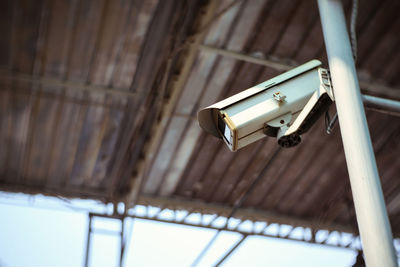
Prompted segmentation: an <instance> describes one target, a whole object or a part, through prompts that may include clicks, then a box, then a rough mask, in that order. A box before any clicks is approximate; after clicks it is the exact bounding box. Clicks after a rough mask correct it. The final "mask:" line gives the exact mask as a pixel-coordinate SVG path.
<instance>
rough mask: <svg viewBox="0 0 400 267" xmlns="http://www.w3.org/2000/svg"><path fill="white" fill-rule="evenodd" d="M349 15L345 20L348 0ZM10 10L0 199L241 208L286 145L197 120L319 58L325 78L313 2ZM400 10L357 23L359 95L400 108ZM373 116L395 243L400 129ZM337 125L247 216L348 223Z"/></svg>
mask: <svg viewBox="0 0 400 267" xmlns="http://www.w3.org/2000/svg"><path fill="white" fill-rule="evenodd" d="M343 3H344V7H345V11H346V15H347V16H349V15H350V8H351V1H349V0H346V1H343ZM0 5H1V8H0V12H1V14H2V16H1V18H2V19H1V20H0V27H1V29H4V35H3V36H4V38H1V39H0V47H1V48H2V49H0V67H1V69H0V86H1V88H0V103H1V104H0V127H1V129H0V145H1V147H2V150H1V152H0V188H1V189H2V190H11V191H24V192H29V193H45V194H56V195H62V196H66V197H90V198H96V199H101V200H103V201H120V200H126V199H127V196H129V195H131V194H133V193H132V192H133V190H137V191H140V194H141V195H142V196H152V197H160V198H169V199H185V200H188V201H193V203H194V202H196V203H197V202H201V203H205V204H206V205H208V204H209V205H214V204H218V205H223V206H226V207H231V206H232V205H233V204H234V203H235V202H236V201H237V200H238V199H239V198H240V197H241V196H242V195H243V194H244V193H245V192H246V190H247V189H248V188H249V186H250V184H251V182H252V181H254V179H256V177H257V175H258V174H259V172H260V171H261V170H262V169H263V167H264V166H265V164H266V163H267V162H268V160H269V158H271V156H272V154H273V153H274V151H275V148H276V147H277V144H276V140H274V139H265V140H263V141H260V142H257V143H254V144H252V145H250V146H248V147H246V148H244V149H243V150H240V151H238V152H236V153H231V152H230V151H229V149H228V148H227V147H225V145H224V143H223V142H221V141H220V140H219V139H217V138H214V137H212V136H209V135H207V134H205V133H204V132H203V131H202V130H201V129H200V127H199V126H198V123H197V120H196V114H197V111H198V110H199V109H200V108H202V107H205V106H209V105H210V104H213V103H215V102H217V101H220V100H222V99H224V98H226V97H229V96H231V95H234V94H236V93H238V92H240V91H242V90H244V89H246V88H249V87H252V86H254V85H255V84H258V83H260V82H263V81H265V80H268V79H270V78H273V77H274V76H276V75H278V74H280V73H282V70H283V69H289V68H291V67H294V66H297V65H299V64H301V63H304V62H306V61H309V60H311V59H314V58H316V59H319V60H321V61H322V62H323V65H324V66H325V67H327V66H328V64H327V60H326V54H325V48H324V44H323V38H322V31H321V26H320V21H319V15H318V8H317V4H316V2H315V1H292V0H284V1H271V0H254V1H233V0H224V1H210V2H209V3H206V4H205V3H203V2H202V1H191V2H188V3H184V2H182V1H157V0H151V1H134V0H132V1H83V2H82V1H55V2H52V1H50V2H48V1H28V0H27V1H22V0H21V1H2V3H1V4H0ZM399 10H400V5H399V3H398V1H394V0H387V1H378V0H370V1H364V2H362V3H360V5H359V16H358V24H357V36H358V60H357V66H358V71H359V77H360V84H361V87H362V90H363V92H366V93H369V94H373V95H379V96H384V97H388V98H392V99H397V100H398V99H400V87H399V82H400V80H399V77H398V69H399V68H400V66H399V62H400V60H399V56H400V52H399V51H398V49H397V47H398V44H399V38H398V32H400V24H399V21H400V20H399V18H398V16H396V14H398V13H399ZM208 16H210V17H212V20H209V21H205V18H208ZM202 36H204V37H202ZM198 39H200V45H198V44H197V43H196V42H197V41H196V40H198ZM212 49H214V50H212ZM215 49H216V50H215ZM218 49H222V50H224V51H225V52H226V51H227V52H228V53H227V54H225V55H222V54H219V53H218ZM216 51H217V52H216ZM229 52H237V53H240V54H242V55H244V56H248V57H252V58H255V59H261V60H266V61H268V62H270V63H271V62H272V63H275V65H274V64H270V63H268V64H264V65H259V64H255V63H251V62H246V61H243V60H238V59H237V58H234V57H233V56H232V55H230V54H229ZM190 58H192V59H193V64H189V63H188V64H189V66H186V65H185V62H187V60H189V59H190ZM266 65H267V66H266ZM276 66H280V67H279V68H277V67H276ZM177 81H179V82H177ZM181 85H182V86H181ZM166 107H167V108H166ZM331 112H334V108H332V110H331ZM395 115H396V114H395ZM367 118H368V123H369V126H370V132H371V138H372V142H373V146H374V150H375V153H376V158H377V164H378V168H379V172H380V175H381V180H382V185H383V190H384V193H385V198H386V201H387V205H388V211H389V214H390V216H391V221H392V227H393V229H394V232H395V233H399V232H400V215H399V207H400V203H399V201H400V200H399V199H400V198H399V193H400V191H399V190H400V184H399V182H398V181H397V180H398V179H397V178H398V174H399V173H400V161H399V157H398V151H400V150H399V147H398V146H399V144H398V142H396V140H398V138H399V135H400V119H399V117H398V116H394V115H390V114H382V113H377V112H376V110H372V109H368V110H367ZM336 127H337V128H336V129H335V131H334V133H333V135H327V134H325V123H324V120H323V118H321V119H320V120H319V121H318V122H317V123H316V124H315V125H314V127H313V128H312V129H311V130H310V131H309V132H308V133H307V134H305V135H304V136H303V140H302V143H301V144H300V145H299V146H297V147H294V148H291V149H286V150H282V152H281V153H280V155H279V156H278V157H277V159H276V161H275V163H274V164H272V165H271V166H270V168H269V169H268V170H267V172H266V173H265V176H264V177H262V180H261V183H260V184H259V186H258V187H257V188H256V189H255V190H254V191H253V192H252V194H251V195H250V196H249V198H248V199H247V200H246V201H245V203H244V204H243V206H244V207H247V208H250V209H254V210H255V211H261V212H265V211H268V212H273V213H275V214H281V215H285V216H286V215H288V216H295V217H297V218H301V219H305V220H309V221H310V222H316V221H317V222H318V221H319V222H322V221H324V222H328V221H329V222H335V223H340V224H344V225H350V226H352V225H353V223H354V210H353V209H352V205H351V193H350V187H349V186H350V185H349V182H348V177H347V176H348V175H347V169H346V164H345V158H344V154H343V148H342V143H341V138H340V132H339V126H336ZM158 137H159V138H160V139H159V140H158V139H157V138H158ZM152 140H155V141H154V143H151V141H152ZM139 189H140V190H139ZM349 203H350V205H349Z"/></svg>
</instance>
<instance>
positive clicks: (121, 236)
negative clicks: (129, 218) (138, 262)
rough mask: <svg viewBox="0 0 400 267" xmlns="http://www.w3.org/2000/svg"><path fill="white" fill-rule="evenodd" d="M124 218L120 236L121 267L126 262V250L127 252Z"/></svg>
mask: <svg viewBox="0 0 400 267" xmlns="http://www.w3.org/2000/svg"><path fill="white" fill-rule="evenodd" d="M124 221H125V220H124V218H121V234H120V239H121V240H120V241H121V242H120V246H121V247H120V249H121V250H120V257H119V267H122V263H123V261H124V250H125V239H124V231H125V226H124Z"/></svg>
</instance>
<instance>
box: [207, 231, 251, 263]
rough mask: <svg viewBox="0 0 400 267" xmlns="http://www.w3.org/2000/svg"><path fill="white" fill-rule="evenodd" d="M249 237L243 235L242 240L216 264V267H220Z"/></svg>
mask: <svg viewBox="0 0 400 267" xmlns="http://www.w3.org/2000/svg"><path fill="white" fill-rule="evenodd" d="M247 237H248V236H247V235H243V236H242V238H241V239H240V240H239V241H238V242H237V243H236V244H235V245H234V246H233V247H232V248H231V249H230V250H229V251H228V252H227V253H226V254H225V255H224V256H223V257H222V258H221V259H220V260H219V261H218V262H217V264H215V267H218V266H220V265H221V264H222V263H223V262H224V261H225V260H226V259H227V258H228V257H229V256H230V255H231V254H232V253H233V252H234V251H235V250H236V249H237V248H238V247H239V246H240V245H241V244H242V243H243V241H244V240H245V239H246V238H247Z"/></svg>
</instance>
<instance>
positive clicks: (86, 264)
mask: <svg viewBox="0 0 400 267" xmlns="http://www.w3.org/2000/svg"><path fill="white" fill-rule="evenodd" d="M88 216H89V220H88V228H87V229H88V230H87V237H86V253H85V265H84V266H85V267H88V266H89V253H90V239H91V235H92V215H91V214H89V215H88Z"/></svg>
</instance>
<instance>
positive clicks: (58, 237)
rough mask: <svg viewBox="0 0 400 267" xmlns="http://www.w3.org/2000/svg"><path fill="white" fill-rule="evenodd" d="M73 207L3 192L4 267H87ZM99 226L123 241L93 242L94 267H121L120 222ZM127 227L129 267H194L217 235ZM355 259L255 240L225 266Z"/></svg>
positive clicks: (218, 252)
mask: <svg viewBox="0 0 400 267" xmlns="http://www.w3.org/2000/svg"><path fill="white" fill-rule="evenodd" d="M71 203H72V204H73V205H72V206H73V207H80V208H83V209H90V210H93V211H98V212H104V211H107V210H109V208H110V207H107V206H104V205H101V204H97V203H95V202H93V201H82V200H74V201H72V202H71ZM67 206H68V207H67ZM69 206H70V205H69V204H67V203H66V202H64V201H63V200H60V199H57V198H52V197H43V196H35V197H28V196H26V195H23V194H7V193H0V212H1V214H2V218H1V220H0V267H25V266H26V267H36V266H38V267H46V266H60V267H62V266H68V267H74V266H79V267H81V266H83V263H84V254H85V246H86V234H87V225H88V216H87V212H85V211H83V210H77V209H71V208H70V207H69ZM93 226H94V228H95V229H106V230H112V231H115V232H116V234H115V235H104V234H101V233H95V234H93V235H92V240H91V241H92V242H91V251H90V262H89V266H96V267H102V266H107V267H109V266H118V265H117V263H118V258H119V236H118V231H119V229H120V223H119V221H117V220H114V219H106V218H102V219H101V218H96V219H95V221H94V225H93ZM125 227H126V228H125V229H126V232H127V233H128V238H129V241H128V243H127V248H126V249H127V250H126V254H125V259H124V266H174V267H175V266H190V264H191V263H192V262H193V260H194V259H195V258H196V256H197V255H198V253H199V252H200V251H201V250H202V249H203V247H204V246H205V245H206V244H207V242H208V241H209V240H210V239H211V238H212V236H213V235H214V230H209V229H200V228H196V227H188V226H182V225H175V224H167V223H159V222H153V221H145V220H140V219H135V220H133V219H131V218H129V219H126V221H125ZM95 231H96V230H95ZM239 239H240V235H239V234H236V233H230V232H222V234H220V236H219V237H218V239H217V241H216V242H215V243H214V245H213V246H212V247H211V248H210V250H209V251H208V253H207V254H206V256H205V257H204V258H203V260H202V261H201V263H200V264H199V265H198V266H199V267H201V266H212V265H213V264H215V263H216V262H218V260H219V259H220V258H221V257H222V256H223V255H224V254H225V253H226V252H227V251H228V250H229V248H231V247H232V246H233V245H234V244H235V243H236V242H237V241H238V240H239ZM354 259H355V252H354V251H353V250H350V249H341V248H331V247H326V246H319V245H312V244H306V243H302V242H296V241H287V240H281V239H275V238H265V237H248V238H247V239H246V240H245V241H244V242H243V243H242V244H241V246H240V247H239V248H238V249H237V250H236V251H235V252H234V253H233V254H232V255H231V257H229V258H228V259H227V260H226V261H225V264H224V265H223V266H241V267H242V266H278V267H280V266H307V267H312V266H318V267H319V266H335V267H340V266H346V267H347V266H351V265H352V263H353V262H354Z"/></svg>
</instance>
